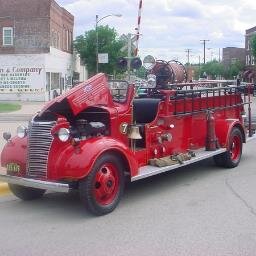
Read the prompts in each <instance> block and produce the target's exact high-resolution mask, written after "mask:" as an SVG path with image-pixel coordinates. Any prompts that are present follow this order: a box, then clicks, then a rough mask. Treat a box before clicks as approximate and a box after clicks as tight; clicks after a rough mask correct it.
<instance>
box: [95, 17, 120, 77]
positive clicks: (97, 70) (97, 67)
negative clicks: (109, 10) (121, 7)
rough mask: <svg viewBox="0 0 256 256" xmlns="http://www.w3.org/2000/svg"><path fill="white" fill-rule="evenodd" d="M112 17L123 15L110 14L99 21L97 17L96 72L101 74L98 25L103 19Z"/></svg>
mask: <svg viewBox="0 0 256 256" xmlns="http://www.w3.org/2000/svg"><path fill="white" fill-rule="evenodd" d="M110 16H115V17H122V14H108V15H106V16H104V17H102V18H100V19H99V15H96V26H95V30H96V72H97V73H98V72H99V58H98V55H99V36H98V23H99V22H100V21H102V20H103V19H105V18H107V17H110Z"/></svg>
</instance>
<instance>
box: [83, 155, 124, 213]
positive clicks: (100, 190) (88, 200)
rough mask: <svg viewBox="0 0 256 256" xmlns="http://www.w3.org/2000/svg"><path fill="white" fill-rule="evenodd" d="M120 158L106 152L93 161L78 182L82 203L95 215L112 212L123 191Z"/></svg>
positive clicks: (122, 173)
mask: <svg viewBox="0 0 256 256" xmlns="http://www.w3.org/2000/svg"><path fill="white" fill-rule="evenodd" d="M123 168H124V167H123V165H122V162H121V160H120V159H119V158H118V157H117V156H116V155H114V154H110V153H106V154H103V155H102V156H100V157H99V158H98V159H97V161H96V162H95V164H94V166H93V168H92V170H91V172H90V173H89V175H88V176H87V177H86V178H84V179H82V180H81V181H80V183H79V193H80V199H81V201H82V203H83V205H84V206H85V207H86V208H87V210H89V211H90V212H91V213H93V214H95V215H98V216H100V215H104V214H108V213H110V212H112V211H113V210H114V209H115V208H116V206H117V205H118V203H119V201H120V199H121V196H122V194H123V191H124V170H123Z"/></svg>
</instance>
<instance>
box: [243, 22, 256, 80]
mask: <svg viewBox="0 0 256 256" xmlns="http://www.w3.org/2000/svg"><path fill="white" fill-rule="evenodd" d="M253 35H256V26H255V27H252V28H250V29H247V30H246V31H245V55H246V62H245V65H246V71H245V72H244V78H245V80H247V81H249V82H255V81H256V71H255V59H254V56H253V55H252V51H251V45H250V40H251V38H252V36H253Z"/></svg>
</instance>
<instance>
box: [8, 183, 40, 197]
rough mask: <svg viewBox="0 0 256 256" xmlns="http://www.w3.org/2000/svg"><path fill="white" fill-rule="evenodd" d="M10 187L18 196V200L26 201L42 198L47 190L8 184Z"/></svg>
mask: <svg viewBox="0 0 256 256" xmlns="http://www.w3.org/2000/svg"><path fill="white" fill-rule="evenodd" d="M8 186H9V188H10V190H11V192H12V193H13V194H14V195H15V196H17V197H18V198H20V199H22V200H24V201H29V200H35V199H38V198H41V197H42V196H43V195H44V193H45V190H43V189H37V188H30V187H24V186H20V185H15V184H8Z"/></svg>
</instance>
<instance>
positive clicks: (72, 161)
mask: <svg viewBox="0 0 256 256" xmlns="http://www.w3.org/2000/svg"><path fill="white" fill-rule="evenodd" d="M107 152H108V153H109V152H111V153H113V154H117V155H118V156H119V157H120V159H121V161H122V162H123V163H124V165H125V166H124V171H128V172H130V175H131V176H133V175H136V174H137V171H138V164H137V162H136V159H135V157H134V155H133V154H132V152H131V151H130V149H129V148H128V147H127V146H126V145H124V144H123V143H121V142H120V141H118V140H115V139H112V138H106V137H98V138H93V139H90V140H88V141H84V142H81V143H80V145H79V147H77V148H76V149H74V150H72V151H71V150H70V148H69V149H68V150H66V151H65V152H62V153H61V156H60V158H59V160H58V162H57V166H58V167H57V168H58V170H62V171H61V172H62V174H63V175H64V177H72V178H75V179H82V178H84V177H86V176H87V175H88V173H89V172H90V170H91V169H92V167H93V165H94V163H95V162H96V161H97V159H98V158H99V156H101V155H102V154H104V153H107ZM127 165H128V166H127ZM64 177H63V178H64Z"/></svg>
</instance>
